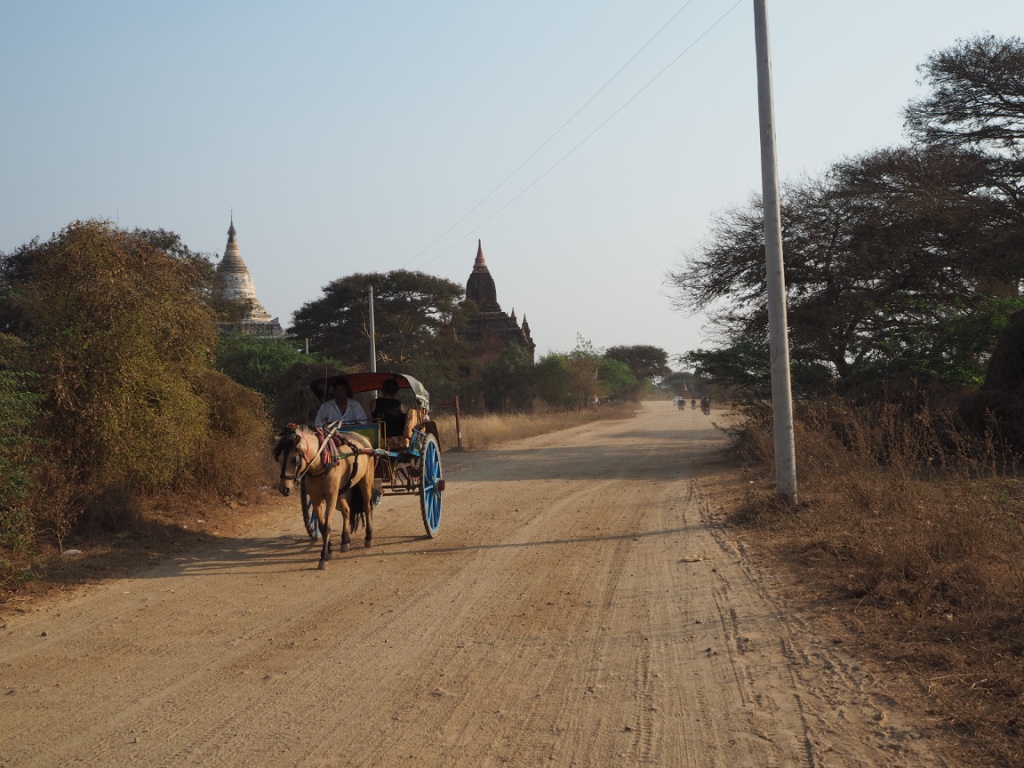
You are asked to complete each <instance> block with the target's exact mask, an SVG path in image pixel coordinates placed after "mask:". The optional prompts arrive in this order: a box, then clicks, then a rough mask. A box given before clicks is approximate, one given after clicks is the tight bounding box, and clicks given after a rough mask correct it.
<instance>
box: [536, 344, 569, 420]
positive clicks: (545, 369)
mask: <svg viewBox="0 0 1024 768" xmlns="http://www.w3.org/2000/svg"><path fill="white" fill-rule="evenodd" d="M534 386H535V387H536V391H537V396H538V397H539V398H540V399H541V400H543V401H544V402H545V403H547V404H548V405H552V406H555V407H557V408H571V407H573V406H574V405H576V393H575V391H574V389H573V380H572V372H571V371H570V370H569V358H568V356H566V355H564V354H560V353H557V352H550V353H548V354H546V355H544V356H543V357H541V359H540V360H539V361H538V362H537V365H536V366H535V368H534Z"/></svg>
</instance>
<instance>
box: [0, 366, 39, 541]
mask: <svg viewBox="0 0 1024 768" xmlns="http://www.w3.org/2000/svg"><path fill="white" fill-rule="evenodd" d="M31 380H32V376H31V374H28V373H19V372H15V371H8V370H3V369H0V423H2V424H3V429H2V430H0V549H7V550H17V549H22V548H24V547H26V546H28V545H29V544H31V543H32V540H33V538H34V535H35V530H34V520H33V511H32V503H31V502H32V496H33V494H34V493H35V491H36V488H37V478H36V471H37V470H38V459H39V456H40V451H41V449H42V441H41V440H39V439H38V438H37V437H35V436H34V434H33V432H32V429H33V427H34V425H35V422H36V420H37V419H38V417H39V400H40V397H39V396H38V395H36V394H34V393H33V392H32V391H31V389H30V387H29V386H28V383H29V382H30V381H31Z"/></svg>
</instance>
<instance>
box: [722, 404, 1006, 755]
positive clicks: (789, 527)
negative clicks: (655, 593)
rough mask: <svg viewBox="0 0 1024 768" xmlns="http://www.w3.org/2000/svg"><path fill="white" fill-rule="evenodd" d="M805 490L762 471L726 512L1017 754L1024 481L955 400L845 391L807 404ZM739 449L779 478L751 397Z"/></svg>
mask: <svg viewBox="0 0 1024 768" xmlns="http://www.w3.org/2000/svg"><path fill="white" fill-rule="evenodd" d="M795 443H796V449H797V467H798V472H799V482H800V493H799V496H800V503H799V505H798V506H796V507H795V508H787V507H786V506H785V505H784V504H782V502H781V501H780V500H779V497H778V496H777V495H776V494H775V492H774V489H773V488H771V487H770V486H771V483H768V482H765V483H764V484H763V486H761V489H760V490H756V491H751V492H750V493H749V494H748V497H747V499H746V502H745V503H744V504H743V505H742V507H741V508H740V510H739V512H738V514H737V515H736V516H735V518H734V520H733V522H735V523H738V524H740V525H745V526H748V527H750V528H752V529H753V530H757V531H761V532H762V533H763V536H762V537H761V538H762V541H763V542H764V543H766V544H768V545H769V546H770V547H771V549H772V550H773V551H774V553H775V556H777V557H778V558H780V559H781V560H783V561H784V562H786V563H788V565H789V566H790V567H791V568H793V569H794V570H795V572H796V574H797V577H798V580H799V583H800V585H801V588H802V589H803V590H806V591H807V592H808V593H810V594H811V595H813V598H812V599H813V601H814V602H815V603H817V604H819V605H821V604H827V605H831V606H832V607H833V613H832V615H833V616H836V617H837V618H839V619H840V620H841V621H842V622H844V623H845V624H846V626H847V627H848V628H849V629H850V630H851V631H852V632H853V633H854V635H855V636H856V637H857V638H858V640H859V641H860V642H861V643H863V644H864V645H865V646H866V647H867V648H868V649H869V650H870V651H871V652H872V653H874V654H876V655H877V657H878V658H879V659H880V660H881V661H882V662H883V663H885V664H887V665H895V667H896V668H897V669H899V670H901V671H902V672H905V673H909V675H910V677H912V678H914V679H917V680H920V683H921V686H922V688H921V690H922V691H923V692H925V693H926V694H928V695H930V696H931V697H933V698H934V700H935V702H936V703H937V707H936V708H935V709H933V710H932V714H933V715H937V716H939V718H940V719H941V721H942V722H943V723H944V725H946V726H948V728H949V729H950V730H951V732H952V733H953V734H955V735H956V736H957V737H960V738H962V739H964V740H965V741H968V742H970V743H971V745H972V746H973V747H975V748H976V749H980V750H981V751H982V752H984V753H986V754H988V755H989V756H990V757H991V759H993V760H994V761H995V764H999V765H1014V766H1020V765H1024V739H1022V726H1024V569H1022V568H1021V562H1022V560H1024V480H1022V479H1021V478H1020V476H1019V464H1018V458H1017V457H1016V456H1015V455H1014V454H1012V453H1010V452H1007V450H1006V449H1005V446H1004V445H1003V444H1000V443H999V442H997V441H996V440H994V439H993V436H991V435H989V436H978V435H975V434H972V433H968V432H966V431H964V430H963V429H962V428H961V427H958V419H957V416H956V414H955V413H951V412H935V411H932V410H931V409H930V408H929V407H927V406H921V407H919V408H917V409H915V410H914V411H908V410H907V409H906V408H904V407H903V406H901V405H897V404H893V403H878V404H872V405H865V406H862V407H853V406H851V404H850V403H849V402H847V401H845V400H843V399H841V398H828V399H823V400H819V401H814V402H809V403H804V404H801V406H800V407H799V408H798V410H797V418H796V428H795ZM740 446H741V449H742V451H743V453H744V455H745V456H746V457H747V458H748V459H752V460H754V461H756V462H758V463H759V465H760V466H761V467H763V471H764V474H765V477H770V476H772V475H773V465H774V455H773V442H772V435H771V423H770V414H769V413H768V409H767V408H766V407H764V406H762V407H759V408H756V409H751V410H748V412H747V420H746V422H745V426H744V427H743V428H742V430H741V432H740Z"/></svg>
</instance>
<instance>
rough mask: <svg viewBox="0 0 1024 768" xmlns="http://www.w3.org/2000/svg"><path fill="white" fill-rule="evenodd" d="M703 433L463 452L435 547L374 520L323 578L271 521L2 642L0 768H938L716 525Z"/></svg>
mask: <svg viewBox="0 0 1024 768" xmlns="http://www.w3.org/2000/svg"><path fill="white" fill-rule="evenodd" d="M714 418H715V416H714V415H712V418H711V419H708V418H707V417H704V416H702V415H701V414H700V413H699V412H698V411H689V410H687V411H685V412H682V413H680V412H678V411H677V410H675V408H674V407H672V406H671V404H669V403H647V404H646V405H645V406H644V408H643V409H642V410H641V411H640V412H639V413H638V415H637V416H636V418H634V419H632V420H628V421H624V422H604V423H598V424H594V425H590V426H587V427H585V428H580V429H574V430H569V431H566V432H561V433H558V434H555V435H549V436H546V437H543V438H538V439H533V440H530V441H523V442H522V443H516V444H509V445H506V446H505V447H503V448H502V449H500V450H493V451H486V452H479V453H466V454H457V453H449V454H447V455H446V456H445V457H444V463H445V476H446V478H447V481H448V490H447V492H446V493H445V496H444V517H443V519H442V523H441V534H440V537H439V538H438V539H435V540H427V539H425V538H424V537H423V535H422V534H423V529H422V524H421V522H420V520H419V509H418V506H417V502H416V500H415V499H401V498H397V499H396V498H386V499H385V500H384V502H383V504H382V507H381V508H380V509H379V510H378V513H377V530H376V536H375V544H374V547H373V548H372V549H370V550H363V549H362V548H359V549H358V550H355V549H354V550H353V551H352V552H351V553H349V554H347V555H340V556H338V557H336V559H335V560H334V561H333V562H332V563H331V564H330V566H329V568H328V570H326V571H323V572H318V571H317V570H315V568H316V559H317V552H316V549H315V548H314V547H313V546H311V545H310V544H309V543H308V540H307V539H306V538H305V532H304V531H303V529H302V527H301V522H300V519H299V512H298V502H297V501H296V500H294V499H288V500H284V499H281V500H280V501H279V502H275V507H274V509H273V510H272V513H263V514H260V515H254V516H253V519H252V521H251V523H252V529H251V531H250V532H249V534H248V535H247V536H246V537H243V538H228V537H220V538H214V539H213V540H212V543H211V544H209V545H208V546H205V548H202V549H198V550H194V551H190V552H188V553H186V554H185V555H183V556H181V557H179V558H177V559H174V560H173V561H171V562H165V563H163V564H161V565H159V566H156V567H154V568H152V569H149V570H147V571H145V572H143V573H140V574H138V575H137V576H134V577H132V578H128V579H124V580H119V581H116V582H113V583H108V584H105V585H103V586H101V587H94V588H91V589H89V590H86V591H85V592H83V593H81V594H78V595H76V596H74V597H72V598H70V599H63V600H60V601H57V602H53V601H50V602H46V603H44V604H42V605H41V606H40V607H39V608H38V609H37V610H34V611H32V612H30V613H28V614H26V615H23V616H17V617H14V618H11V619H8V620H7V621H6V624H4V625H3V626H2V628H0V766H10V767H11V768H14V767H15V766H16V767H17V768H23V767H28V766H65V765H75V766H147V767H148V768H157V767H158V766H174V767H175V768H178V767H179V766H185V765H188V766H474V767H476V766H498V765H513V766H540V765H552V766H581V767H582V766H634V765H658V766H673V767H676V766H683V767H686V768H691V767H696V766H727V767H728V768H747V767H755V766H756V767H757V768H762V767H763V766H935V765H946V763H945V762H943V760H942V759H940V758H939V757H938V756H937V755H936V754H935V753H936V752H938V750H935V749H933V747H932V745H931V744H930V742H929V741H928V739H926V738H924V737H923V736H922V735H921V732H920V731H918V730H916V729H915V728H913V727H911V726H910V725H908V724H907V723H906V722H904V719H905V718H904V716H903V715H902V714H901V712H900V711H899V709H898V707H896V706H894V703H893V702H892V701H891V700H889V699H887V698H886V697H885V695H884V693H885V681H882V680H880V679H879V678H878V677H877V675H875V674H873V673H872V672H870V671H868V670H866V669H865V668H863V667H862V666H858V664H855V663H853V662H851V661H850V660H849V659H847V658H846V657H844V655H843V653H842V651H841V649H840V648H837V647H836V646H834V645H833V644H832V643H831V641H830V639H829V638H828V637H827V636H826V637H817V636H815V634H814V633H813V632H812V631H811V628H810V627H809V626H808V624H807V622H806V621H805V620H804V619H802V618H801V615H800V613H799V612H798V611H794V610H790V609H787V608H785V607H784V606H783V605H782V604H781V603H780V602H779V601H778V600H777V599H776V598H774V597H773V596H772V594H771V590H770V589H769V587H768V584H769V581H768V580H767V579H766V577H764V576H762V575H760V574H759V573H758V571H757V570H756V569H755V568H754V567H753V566H751V565H750V564H749V563H748V562H746V561H745V559H744V558H743V557H742V556H741V550H740V549H739V548H737V547H736V546H735V545H734V544H733V543H732V540H731V538H730V537H729V535H728V533H727V531H725V530H723V529H721V528H720V527H717V526H716V525H714V524H712V523H711V521H710V518H709V514H708V512H709V509H708V503H707V495H706V494H707V492H709V490H711V489H710V488H709V483H711V482H712V480H711V479H709V478H708V477H706V476H705V477H702V473H703V470H702V469H701V466H702V462H704V461H705V460H706V458H707V456H709V455H710V454H711V453H712V452H713V451H715V450H716V449H717V448H719V447H720V446H721V444H722V439H723V438H722V436H721V433H719V432H717V431H715V430H714V429H712V427H711V421H712V420H713V419H714ZM198 519H199V518H198V516H197V525H201V524H200V523H199V522H198ZM358 541H359V542H360V543H361V538H360V539H359V540H358Z"/></svg>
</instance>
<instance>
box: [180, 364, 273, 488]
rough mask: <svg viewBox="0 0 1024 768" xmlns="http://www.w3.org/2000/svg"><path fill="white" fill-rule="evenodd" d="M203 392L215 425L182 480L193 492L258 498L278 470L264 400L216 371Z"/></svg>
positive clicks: (206, 380)
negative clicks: (187, 474)
mask: <svg viewBox="0 0 1024 768" xmlns="http://www.w3.org/2000/svg"><path fill="white" fill-rule="evenodd" d="M198 393H199V395H200V397H202V399H203V400H204V401H205V402H206V403H207V405H208V407H209V409H210V417H209V425H210V426H209V429H208V430H207V432H206V434H205V435H204V436H203V438H202V439H201V440H200V442H199V443H198V444H197V445H196V446H195V448H196V450H195V452H194V458H193V461H192V469H191V473H190V475H189V476H188V477H187V478H183V481H185V482H187V484H188V490H191V491H199V492H209V493H213V494H216V495H218V496H232V497H238V498H255V496H256V495H258V492H259V488H260V486H261V485H264V484H265V483H266V479H267V477H270V476H272V472H273V470H272V467H271V461H270V451H269V450H268V444H269V443H268V440H269V437H270V435H271V432H272V430H271V427H270V421H269V419H268V418H267V412H266V407H265V405H264V402H263V398H262V396H261V395H260V394H259V393H258V392H254V391H253V390H251V389H248V388H246V387H243V386H242V385H241V384H238V383H236V382H235V381H234V380H232V379H231V378H230V377H228V376H225V375H224V374H222V373H218V372H217V371H208V372H207V373H206V374H205V376H204V377H203V378H202V379H201V381H200V384H199V387H198Z"/></svg>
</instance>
